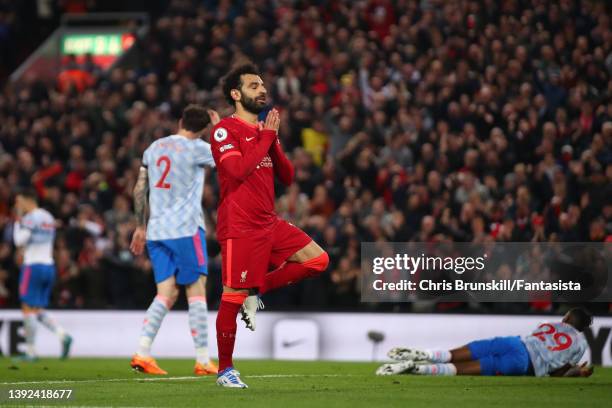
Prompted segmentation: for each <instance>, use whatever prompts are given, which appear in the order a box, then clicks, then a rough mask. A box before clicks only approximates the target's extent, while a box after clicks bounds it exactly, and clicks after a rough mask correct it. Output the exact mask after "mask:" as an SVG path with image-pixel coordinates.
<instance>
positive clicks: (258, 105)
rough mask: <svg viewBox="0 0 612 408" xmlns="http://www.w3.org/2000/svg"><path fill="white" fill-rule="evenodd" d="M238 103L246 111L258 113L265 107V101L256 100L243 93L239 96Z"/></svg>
mask: <svg viewBox="0 0 612 408" xmlns="http://www.w3.org/2000/svg"><path fill="white" fill-rule="evenodd" d="M240 103H241V104H242V106H243V107H244V109H245V110H246V111H247V112H251V113H254V114H255V115H259V114H260V113H261V112H262V111H263V110H264V109H265V107H266V101H265V99H264V101H263V102H262V101H257V98H249V97H248V96H246V95H245V94H244V93H243V94H242V95H241V97H240Z"/></svg>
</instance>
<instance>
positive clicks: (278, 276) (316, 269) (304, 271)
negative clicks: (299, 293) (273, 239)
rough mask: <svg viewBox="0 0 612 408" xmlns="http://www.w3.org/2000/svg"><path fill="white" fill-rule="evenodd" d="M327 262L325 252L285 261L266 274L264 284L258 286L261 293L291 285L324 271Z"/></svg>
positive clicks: (327, 257) (327, 258)
mask: <svg viewBox="0 0 612 408" xmlns="http://www.w3.org/2000/svg"><path fill="white" fill-rule="evenodd" d="M328 264H329V256H328V255H327V252H323V253H322V254H321V255H319V256H317V257H316V258H312V259H309V260H307V261H305V262H302V263H298V262H285V263H284V264H283V265H281V266H280V267H279V268H277V269H276V270H274V271H272V272H269V273H268V274H267V275H266V278H265V281H264V284H263V286H262V287H260V288H259V293H261V294H262V295H263V294H264V293H266V292H268V291H270V290H273V289H277V288H282V287H284V286H288V285H291V284H292V283H296V282H299V281H301V280H302V279H305V278H310V277H313V276H317V275H318V274H320V273H321V272H323V271H325V269H326V268H327V265H328Z"/></svg>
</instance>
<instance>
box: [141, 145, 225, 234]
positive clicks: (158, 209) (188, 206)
mask: <svg viewBox="0 0 612 408" xmlns="http://www.w3.org/2000/svg"><path fill="white" fill-rule="evenodd" d="M142 164H143V166H145V167H146V168H147V171H148V175H149V222H148V224H147V239H148V240H153V241H158V240H162V239H176V238H183V237H189V236H193V235H195V233H196V231H197V230H198V227H201V228H204V212H203V211H202V191H203V189H204V169H203V167H204V166H211V167H214V165H215V162H214V160H213V156H212V153H211V150H210V144H208V143H206V142H205V141H203V140H201V139H188V138H186V137H184V136H180V135H171V136H168V137H164V138H161V139H158V140H156V141H155V142H153V143H152V144H151V146H149V147H148V148H147V150H145V152H144V155H143V158H142Z"/></svg>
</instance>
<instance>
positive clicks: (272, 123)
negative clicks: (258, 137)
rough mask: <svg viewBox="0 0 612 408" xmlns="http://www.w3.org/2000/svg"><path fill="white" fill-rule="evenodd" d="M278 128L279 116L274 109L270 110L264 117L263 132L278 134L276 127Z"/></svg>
mask: <svg viewBox="0 0 612 408" xmlns="http://www.w3.org/2000/svg"><path fill="white" fill-rule="evenodd" d="M279 126H280V115H279V114H278V111H277V110H276V109H272V110H271V111H270V112H268V116H266V121H265V123H264V127H263V128H264V130H273V131H275V132H276V133H278V127H279Z"/></svg>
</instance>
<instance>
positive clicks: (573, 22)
mask: <svg viewBox="0 0 612 408" xmlns="http://www.w3.org/2000/svg"><path fill="white" fill-rule="evenodd" d="M610 16H611V13H610V5H609V4H606V2H605V1H594V0H593V1H579V0H561V1H547V0H522V1H520V0H508V1H502V2H498V1H493V0H479V1H477V0H453V1H442V0H420V1H416V0H397V1H390V0H361V1H348V0H341V1H334V2H324V1H313V2H307V1H290V0H277V1H267V0H257V1H248V2H246V1H245V2H232V1H225V0H221V1H218V2H216V1H211V0H203V1H195V0H173V1H171V2H170V6H169V7H168V9H167V11H166V12H165V13H164V14H163V15H162V16H161V17H160V18H158V19H156V20H155V21H153V22H152V26H151V29H150V32H149V34H148V35H147V36H146V38H143V39H141V40H139V41H138V42H137V44H136V47H138V48H139V52H140V55H141V56H142V60H141V62H140V65H139V66H138V67H136V68H115V69H113V70H111V71H110V72H100V71H99V70H95V69H93V68H92V67H83V69H91V70H92V72H91V74H92V76H93V78H94V81H93V84H92V85H91V86H89V87H86V88H85V89H76V88H74V87H73V88H70V87H68V89H66V90H64V91H63V92H60V91H59V90H58V88H57V86H56V85H57V84H51V85H49V84H43V83H41V82H39V81H37V80H36V79H35V78H26V79H25V80H23V81H21V82H19V83H7V84H5V85H4V88H3V92H2V93H1V94H0V198H1V199H0V230H1V231H2V232H3V234H2V235H1V239H2V241H1V243H0V306H2V305H11V306H14V305H16V304H17V276H18V267H17V264H18V259H16V258H17V256H16V255H15V251H14V248H13V246H12V243H11V220H12V217H13V215H12V211H11V200H12V195H13V193H14V191H16V189H17V188H19V187H27V186H32V185H33V186H35V188H36V189H37V191H38V193H39V196H40V199H41V204H42V206H44V207H45V208H47V209H49V210H50V211H51V212H52V213H53V214H54V215H55V216H56V217H57V219H58V223H59V225H60V229H59V235H58V239H57V245H56V246H57V248H56V261H57V268H58V282H59V283H58V286H57V289H56V294H55V295H56V296H55V297H54V305H55V306H56V307H67V308H71V307H94V308H104V307H112V308H135V307H138V308H140V307H143V306H144V305H146V304H147V299H150V297H151V296H152V293H153V291H154V283H153V279H152V276H151V270H150V264H149V262H148V260H147V259H146V257H139V258H134V257H133V256H132V255H131V254H130V252H129V249H128V246H129V239H130V234H131V232H132V231H133V229H134V226H135V223H134V218H133V214H132V211H131V191H132V188H133V185H134V182H135V179H136V176H137V172H138V167H139V165H140V158H141V155H142V152H143V151H144V149H145V148H146V147H147V146H148V145H149V144H150V143H151V142H152V141H153V140H155V139H156V138H159V137H162V136H165V135H167V134H170V133H172V132H173V130H175V126H176V121H177V118H178V117H179V115H180V113H181V110H182V109H183V108H184V107H185V106H186V105H187V104H188V103H200V104H203V105H205V106H209V107H213V108H215V109H217V110H218V111H219V112H220V113H221V115H222V116H223V115H224V114H227V113H229V107H228V106H227V105H226V103H225V102H224V101H223V96H222V95H221V91H220V89H219V87H218V84H219V79H220V77H221V76H222V75H223V74H224V73H225V72H226V71H227V70H228V68H229V67H230V66H231V65H232V64H233V63H235V62H236V61H240V60H244V59H250V60H252V61H255V62H256V63H257V64H258V65H259V66H260V68H261V70H262V74H263V78H264V81H265V84H266V87H267V89H268V93H269V96H270V99H271V101H272V102H273V104H274V105H275V106H276V107H278V108H279V109H280V110H281V111H282V118H281V120H282V121H281V130H280V137H281V141H282V143H283V145H284V147H285V150H286V151H288V152H290V155H291V158H292V160H293V163H294V165H295V167H296V180H295V183H294V184H293V185H292V186H290V187H288V188H286V189H283V188H281V187H280V186H278V188H277V197H278V201H277V207H278V213H279V214H280V216H282V217H284V218H286V219H288V220H289V221H291V222H293V223H294V224H295V225H298V226H300V227H301V228H303V229H304V230H305V231H306V232H307V233H308V234H309V235H310V236H312V237H313V238H314V239H315V240H316V241H317V242H318V243H319V244H321V246H322V247H323V248H324V249H325V250H326V251H328V253H329V255H330V259H331V264H330V267H329V269H328V273H327V274H324V276H322V277H321V278H319V279H317V280H311V281H307V282H303V283H301V284H299V285H296V286H295V287H292V288H290V289H286V290H284V291H283V292H280V293H278V294H271V295H270V297H269V299H268V300H267V301H268V302H272V303H274V304H275V305H276V306H278V307H281V306H286V307H290V308H294V307H302V308H319V309H323V308H325V309H330V308H344V309H358V308H362V309H363V308H366V309H369V308H374V307H375V306H373V305H368V304H360V303H359V290H360V289H359V283H360V265H359V253H360V243H361V242H362V241H378V240H387V241H411V240H412V241H419V242H435V241H443V240H453V241H460V242H485V241H487V240H491V239H492V240H496V241H526V242H529V241H532V242H544V241H582V242H585V241H597V242H602V241H606V240H607V241H610V240H611V238H612V202H611V200H610V197H612V183H611V180H612V97H611V96H612V80H611V78H612V22H611V21H610V20H611V17H610ZM217 199H218V187H217V184H216V180H215V175H214V171H213V172H211V171H208V175H207V185H206V187H205V192H204V197H203V204H204V207H205V214H206V217H207V220H206V221H207V227H208V228H207V239H208V246H209V255H210V269H211V275H210V276H211V277H212V278H211V279H209V282H210V283H209V285H210V288H209V291H210V293H209V302H210V304H211V306H212V307H215V306H216V302H218V299H219V292H220V287H219V285H220V278H219V275H220V257H219V254H218V253H219V251H218V247H217V245H216V242H215V233H214V231H215V228H214V226H215V218H216V206H217ZM378 307H382V306H378ZM384 307H392V306H389V305H386V306H384ZM403 307H409V305H408V306H406V305H404V306H403ZM433 307H439V306H433ZM451 307H457V308H460V307H463V305H452V306H451ZM521 307H522V308H525V310H526V311H528V310H529V309H530V308H531V309H532V310H533V309H536V310H540V311H542V310H550V309H551V308H552V307H554V305H552V304H546V303H545V304H541V303H538V304H531V305H523V306H521Z"/></svg>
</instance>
